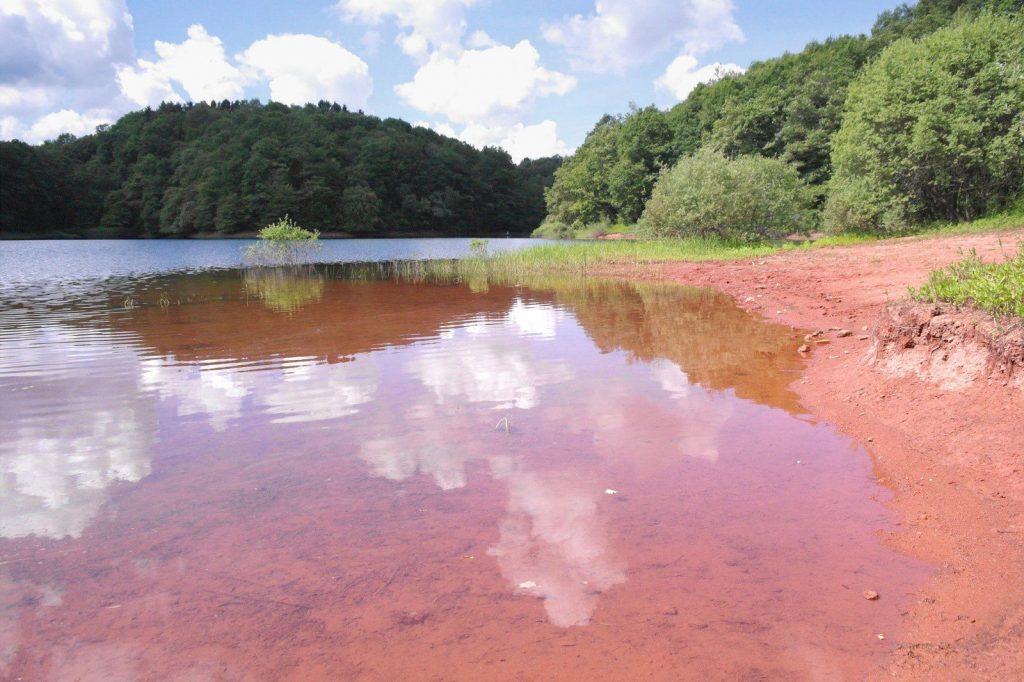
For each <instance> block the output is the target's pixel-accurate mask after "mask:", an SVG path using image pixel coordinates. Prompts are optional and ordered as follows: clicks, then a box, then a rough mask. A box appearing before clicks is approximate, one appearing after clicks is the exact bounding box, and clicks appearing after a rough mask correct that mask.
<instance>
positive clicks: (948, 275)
mask: <svg viewBox="0 0 1024 682" xmlns="http://www.w3.org/2000/svg"><path fill="white" fill-rule="evenodd" d="M910 296H911V297H912V298H916V299H917V300H919V301H945V302H947V303H953V304H955V305H970V306H974V307H975V308H981V309H982V310H987V311H988V312H990V313H992V314H993V315H995V316H997V317H1003V316H1006V315H1014V316H1016V317H1020V318H1024V244H1021V245H1020V246H1019V247H1018V250H1017V255H1016V256H1014V257H1007V258H1006V259H1005V260H1004V261H1003V262H1001V263H984V262H982V260H981V258H979V257H978V254H977V252H976V251H975V250H974V249H971V251H970V253H968V254H967V255H966V256H964V258H963V259H962V260H960V261H958V262H956V263H953V264H952V265H950V266H949V267H946V268H943V269H941V270H935V271H933V272H932V273H931V274H930V275H929V276H928V281H927V282H925V284H924V285H922V286H921V288H920V289H914V288H913V287H911V289H910Z"/></svg>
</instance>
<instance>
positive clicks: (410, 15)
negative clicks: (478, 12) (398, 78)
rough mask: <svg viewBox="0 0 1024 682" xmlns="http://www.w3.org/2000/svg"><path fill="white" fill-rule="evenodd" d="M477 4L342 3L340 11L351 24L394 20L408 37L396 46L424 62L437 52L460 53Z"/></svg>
mask: <svg viewBox="0 0 1024 682" xmlns="http://www.w3.org/2000/svg"><path fill="white" fill-rule="evenodd" d="M476 2H477V0H340V1H339V2H338V3H337V5H336V7H337V8H338V9H339V10H340V11H341V12H342V14H343V15H344V17H345V18H346V19H347V20H348V21H360V22H365V23H369V24H378V23H380V22H381V21H382V20H383V19H384V18H385V17H393V18H394V20H395V23H396V24H398V26H399V27H400V28H403V29H405V30H406V33H402V34H399V36H398V37H397V38H396V42H397V43H398V45H399V47H401V48H402V50H403V51H404V52H406V54H409V55H411V56H413V57H416V58H423V57H425V56H426V55H427V52H428V51H429V49H430V48H431V47H433V48H434V49H435V50H444V51H448V50H453V49H454V50H456V51H457V50H458V48H459V42H460V40H461V39H462V34H463V33H465V31H466V19H465V13H466V9H467V8H468V7H471V6H473V5H474V4H476Z"/></svg>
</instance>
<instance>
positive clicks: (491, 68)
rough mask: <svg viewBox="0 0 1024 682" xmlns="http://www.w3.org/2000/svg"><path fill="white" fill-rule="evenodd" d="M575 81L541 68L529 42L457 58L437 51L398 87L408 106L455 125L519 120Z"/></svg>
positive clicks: (568, 87)
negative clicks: (543, 98) (537, 102)
mask: <svg viewBox="0 0 1024 682" xmlns="http://www.w3.org/2000/svg"><path fill="white" fill-rule="evenodd" d="M575 86H576V79H575V78H573V77H572V76H567V75H565V74H563V73H559V72H557V71H550V70H548V69H545V68H544V67H542V66H541V65H540V55H539V54H538V53H537V50H536V49H535V48H534V47H533V45H531V44H530V41H528V40H522V41H520V42H519V43H518V44H516V45H515V47H508V46H507V45H498V46H495V47H489V48H484V49H481V50H466V51H464V52H462V53H461V54H459V55H458V56H456V57H450V56H446V55H444V54H441V53H434V54H433V55H431V56H430V59H429V60H428V61H427V63H426V64H424V65H423V66H421V67H420V69H419V70H418V71H417V72H416V75H415V76H414V77H413V79H412V81H410V82H408V83H401V84H399V85H396V86H395V92H396V93H397V94H398V96H399V97H401V98H402V99H403V100H404V101H405V102H406V103H407V104H409V105H410V106H412V107H415V108H416V109H419V110H420V111H423V112H426V113H430V114H442V115H444V116H446V117H447V118H448V119H449V120H450V121H454V122H456V123H480V122H491V121H497V120H501V119H506V118H508V117H509V116H512V117H515V116H516V115H518V114H520V113H522V111H523V110H524V109H525V108H527V107H528V106H529V105H531V104H532V103H533V101H534V100H535V99H536V98H537V97H541V96H544V95H564V94H565V93H567V92H569V91H570V90H572V89H573V88H574V87H575Z"/></svg>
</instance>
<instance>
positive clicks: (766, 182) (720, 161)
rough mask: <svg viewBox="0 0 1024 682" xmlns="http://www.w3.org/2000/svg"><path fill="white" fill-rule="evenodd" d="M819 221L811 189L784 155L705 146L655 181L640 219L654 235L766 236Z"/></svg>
mask: <svg viewBox="0 0 1024 682" xmlns="http://www.w3.org/2000/svg"><path fill="white" fill-rule="evenodd" d="M812 225H813V213H812V212H811V204H810V193H809V191H808V189H807V186H806V185H805V184H804V183H803V181H802V180H801V179H800V175H799V173H797V171H796V169H795V168H793V167H792V166H790V165H789V164H787V163H786V162H785V161H782V160H781V159H767V158H763V157H757V156H744V157H739V158H737V159H728V158H726V157H725V156H723V155H721V154H719V153H716V152H712V151H708V150H703V151H700V152H698V153H697V154H696V155H694V156H691V157H686V158H683V159H681V160H680V161H679V163H678V164H676V166H675V167H674V168H672V169H671V170H669V171H668V172H666V173H664V174H663V175H662V176H661V178H660V179H659V180H658V183H657V184H656V185H655V187H654V192H653V193H652V194H651V199H650V201H648V202H647V207H646V208H645V209H644V213H643V216H642V218H641V219H640V231H641V233H642V234H644V235H646V236H648V237H659V238H663V237H709V236H716V237H722V238H726V239H744V240H755V241H756V240H760V239H766V238H776V237H781V236H784V235H786V234H790V233H792V232H804V231H807V230H809V229H810V228H811V226H812Z"/></svg>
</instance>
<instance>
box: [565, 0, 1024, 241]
mask: <svg viewBox="0 0 1024 682" xmlns="http://www.w3.org/2000/svg"><path fill="white" fill-rule="evenodd" d="M1022 8H1024V0H920V1H919V2H917V3H913V4H904V5H900V6H898V7H896V8H895V9H893V10H891V11H887V12H883V13H882V14H881V15H879V17H878V19H877V21H876V23H875V25H874V27H873V29H872V31H871V34H870V35H848V36H840V37H834V38H829V39H828V40H825V41H824V42H814V43H811V44H809V45H807V47H806V48H805V49H804V50H802V51H801V52H799V53H795V54H785V55H782V56H780V57H777V58H774V59H769V60H766V61H763V62H758V63H755V64H753V65H751V67H750V68H749V69H748V70H747V71H746V73H744V74H742V75H727V76H725V77H723V78H720V79H718V80H716V81H714V82H711V83H707V84H702V85H698V86H697V87H696V88H695V89H694V90H693V91H692V92H691V93H690V94H689V95H688V96H687V98H686V99H685V100H684V101H682V102H680V103H679V104H677V105H676V106H675V107H673V108H672V109H670V110H668V111H662V110H660V109H658V108H656V107H654V106H649V107H644V108H637V107H635V106H634V107H633V109H632V111H630V112H629V113H627V114H625V115H620V116H609V115H606V116H604V117H603V118H601V119H600V120H599V121H598V122H597V124H596V125H595V126H594V128H593V130H592V131H591V132H590V133H589V135H588V136H587V139H586V140H585V142H584V143H583V144H582V145H581V146H580V147H579V149H577V151H576V153H575V154H574V155H573V156H571V157H569V158H567V159H566V161H565V163H564V164H563V165H562V166H561V168H560V169H559V171H558V173H557V174H556V180H555V183H554V186H553V187H552V188H551V189H550V190H549V191H548V194H547V202H548V211H549V221H550V222H551V224H552V225H560V224H564V225H570V226H580V225H586V224H592V223H602V222H604V223H616V222H621V223H633V222H636V221H637V219H638V218H640V216H641V213H642V212H643V210H644V206H645V204H646V202H647V200H648V199H649V198H650V196H651V191H652V189H653V187H654V184H655V182H656V181H657V179H658V177H659V174H660V173H661V172H662V171H663V170H664V169H667V168H670V167H672V166H673V165H675V164H676V162H677V161H678V160H679V159H681V158H684V157H688V156H691V155H693V154H695V153H696V152H698V151H699V150H702V149H705V150H709V151H713V152H717V153H721V154H723V155H725V156H726V157H728V158H736V157H741V156H748V155H752V156H763V157H770V158H780V159H783V160H784V161H786V162H787V163H789V164H791V165H792V166H793V167H794V168H795V169H796V170H797V171H798V172H799V174H800V176H801V177H802V178H803V180H804V181H806V182H807V183H808V184H809V185H810V186H811V187H813V188H814V189H815V191H816V193H817V197H818V202H819V203H820V202H822V201H823V200H824V197H825V193H826V184H827V182H828V181H829V179H830V178H831V177H832V170H833V168H832V161H833V159H832V151H833V150H832V140H833V136H834V135H835V133H836V132H837V131H838V130H839V128H840V125H841V123H842V121H843V115H844V110H845V107H846V100H847V93H848V91H849V89H850V85H851V84H852V83H853V82H854V81H855V80H856V79H857V78H858V76H859V75H860V74H861V73H862V72H863V70H864V69H865V67H866V66H867V65H869V64H871V63H873V62H874V61H877V59H878V58H879V56H880V55H881V53H882V52H883V50H885V48H887V47H888V46H890V45H893V44H894V43H896V42H897V41H899V40H901V39H922V38H923V37H925V36H927V35H930V34H932V33H934V32H935V31H937V30H938V29H941V28H943V27H946V26H949V25H951V24H952V23H953V22H955V21H963V20H967V19H970V18H971V17H977V16H979V15H981V14H989V15H998V16H1009V17H1016V16H1020V14H1021V13H1022ZM975 96H976V97H977V98H979V99H980V100H983V99H985V98H986V97H988V96H989V93H977V94H976V95H975Z"/></svg>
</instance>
